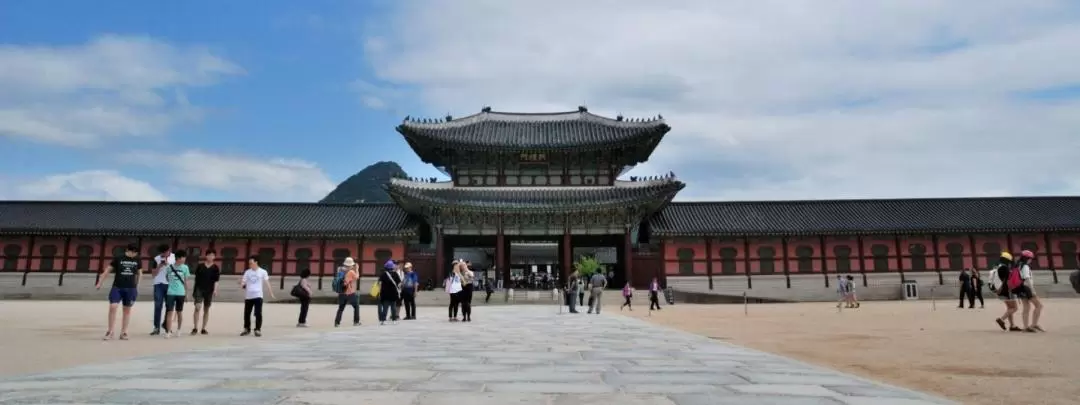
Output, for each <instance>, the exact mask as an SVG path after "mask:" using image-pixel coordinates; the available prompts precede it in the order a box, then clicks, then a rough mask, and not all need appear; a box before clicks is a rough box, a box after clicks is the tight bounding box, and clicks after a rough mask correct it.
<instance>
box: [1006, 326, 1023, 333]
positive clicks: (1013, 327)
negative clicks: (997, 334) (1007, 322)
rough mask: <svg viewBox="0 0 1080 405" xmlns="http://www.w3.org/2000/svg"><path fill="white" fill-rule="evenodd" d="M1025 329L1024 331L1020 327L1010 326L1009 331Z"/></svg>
mask: <svg viewBox="0 0 1080 405" xmlns="http://www.w3.org/2000/svg"><path fill="white" fill-rule="evenodd" d="M1023 331H1024V330H1023V329H1020V328H1018V327H1016V326H1011V327H1009V332H1023Z"/></svg>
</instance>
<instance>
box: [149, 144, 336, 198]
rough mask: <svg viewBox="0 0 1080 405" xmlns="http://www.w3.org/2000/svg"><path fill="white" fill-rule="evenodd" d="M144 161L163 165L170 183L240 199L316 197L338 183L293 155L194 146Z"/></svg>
mask: <svg viewBox="0 0 1080 405" xmlns="http://www.w3.org/2000/svg"><path fill="white" fill-rule="evenodd" d="M136 155H139V156H150V154H148V153H136ZM143 163H146V164H152V165H153V166H155V167H158V168H162V169H164V170H165V172H166V175H167V176H168V179H169V181H170V183H173V184H177V185H181V186H184V188H185V189H204V190H215V191H221V192H226V193H230V194H231V195H233V196H235V197H237V198H238V199H241V200H254V201H315V200H318V199H321V198H323V197H325V196H326V194H327V193H329V192H330V190H333V189H334V186H335V183H334V182H332V181H330V179H329V177H327V175H326V172H324V171H323V170H322V169H320V168H319V167H318V166H316V165H315V164H313V163H309V162H305V161H301V160H293V159H281V158H267V159H259V158H255V157H245V156H230V155H220V154H213V153H208V152H204V151H199V150H191V151H187V152H184V153H181V154H179V155H176V156H175V157H172V158H168V159H165V160H163V159H154V160H153V161H149V160H148V159H147V160H146V161H144V162H143Z"/></svg>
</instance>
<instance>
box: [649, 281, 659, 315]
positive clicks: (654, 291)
mask: <svg viewBox="0 0 1080 405" xmlns="http://www.w3.org/2000/svg"><path fill="white" fill-rule="evenodd" d="M653 308H655V309H656V310H657V311H659V310H660V280H657V279H656V277H653V279H652V282H651V283H649V310H650V311H652V310H653Z"/></svg>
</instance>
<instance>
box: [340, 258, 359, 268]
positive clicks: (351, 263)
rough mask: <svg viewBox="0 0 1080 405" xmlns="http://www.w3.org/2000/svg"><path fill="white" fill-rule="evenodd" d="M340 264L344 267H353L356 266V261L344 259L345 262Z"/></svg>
mask: <svg viewBox="0 0 1080 405" xmlns="http://www.w3.org/2000/svg"><path fill="white" fill-rule="evenodd" d="M342 264H343V265H345V266H346V267H352V266H353V265H355V264H356V261H354V260H353V258H351V257H346V258H345V261H344V262H343V263H342Z"/></svg>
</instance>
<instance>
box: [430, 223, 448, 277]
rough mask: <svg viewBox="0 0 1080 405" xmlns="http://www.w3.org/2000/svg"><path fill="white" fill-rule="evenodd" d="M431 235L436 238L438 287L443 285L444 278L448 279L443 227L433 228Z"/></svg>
mask: <svg viewBox="0 0 1080 405" xmlns="http://www.w3.org/2000/svg"><path fill="white" fill-rule="evenodd" d="M431 235H432V237H434V238H435V283H436V285H442V281H443V278H445V277H446V268H445V267H446V254H445V252H443V251H444V250H445V246H443V234H442V227H441V226H433V227H431Z"/></svg>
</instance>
